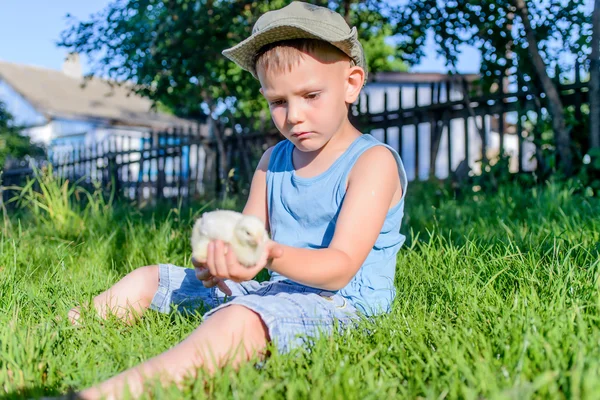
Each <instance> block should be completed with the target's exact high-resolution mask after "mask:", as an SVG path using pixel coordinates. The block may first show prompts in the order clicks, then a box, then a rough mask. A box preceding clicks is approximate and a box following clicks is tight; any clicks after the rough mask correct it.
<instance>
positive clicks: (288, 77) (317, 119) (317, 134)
mask: <svg viewBox="0 0 600 400" xmlns="http://www.w3.org/2000/svg"><path fill="white" fill-rule="evenodd" d="M357 70H358V71H357ZM257 72H258V77H259V80H260V83H261V86H262V88H261V90H260V91H261V93H262V94H263V95H264V97H265V98H266V99H267V102H268V103H269V108H270V111H271V117H272V119H273V122H274V123H275V125H276V126H277V129H279V131H280V132H281V133H282V134H283V135H284V136H285V137H286V138H287V139H289V140H290V141H291V142H292V143H293V144H294V145H295V146H296V147H297V148H298V149H299V150H300V151H304V152H309V151H315V150H319V149H320V148H322V147H323V146H324V145H325V144H327V142H328V141H329V140H330V139H331V138H332V137H333V136H334V135H336V134H337V133H339V132H340V131H341V129H343V128H344V127H345V126H346V122H347V121H348V109H347V106H346V104H347V103H352V102H354V101H355V100H356V98H357V96H358V94H359V92H360V89H361V87H362V83H363V81H362V77H363V75H362V69H360V68H359V67H351V66H350V63H349V62H348V61H345V60H341V61H337V62H330V63H324V62H321V61H319V60H318V59H316V58H315V57H314V56H312V55H310V54H306V53H304V57H303V58H302V59H301V61H300V62H299V63H298V64H296V65H294V66H293V67H292V68H291V70H282V71H279V70H268V71H263V70H262V69H259V71H257Z"/></svg>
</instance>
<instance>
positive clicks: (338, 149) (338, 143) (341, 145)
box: [292, 120, 361, 178]
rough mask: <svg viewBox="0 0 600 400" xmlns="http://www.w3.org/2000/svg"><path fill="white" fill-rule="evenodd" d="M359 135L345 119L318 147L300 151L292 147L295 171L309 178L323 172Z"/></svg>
mask: <svg viewBox="0 0 600 400" xmlns="http://www.w3.org/2000/svg"><path fill="white" fill-rule="evenodd" d="M359 136H361V132H360V131H358V130H357V129H356V128H355V127H354V126H353V125H352V124H351V123H350V121H349V120H346V122H345V123H344V125H343V126H342V127H341V128H340V130H339V131H338V132H337V133H336V134H334V135H333V136H332V138H331V139H330V140H329V141H328V142H327V143H326V144H325V146H323V147H321V148H320V149H318V150H315V151H309V152H302V151H299V150H298V149H295V148H294V151H293V155H292V160H293V164H294V169H295V170H296V173H297V174H298V175H299V176H302V177H306V178H310V177H311V176H316V175H319V174H321V173H323V172H325V171H326V170H327V169H328V168H329V167H330V166H331V165H332V164H333V163H334V162H335V160H337V159H338V157H340V156H341V155H342V154H343V153H344V152H345V151H346V150H347V149H348V147H349V146H350V145H351V144H352V142H354V140H355V139H356V138H358V137H359Z"/></svg>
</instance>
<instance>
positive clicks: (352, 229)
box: [270, 146, 403, 290]
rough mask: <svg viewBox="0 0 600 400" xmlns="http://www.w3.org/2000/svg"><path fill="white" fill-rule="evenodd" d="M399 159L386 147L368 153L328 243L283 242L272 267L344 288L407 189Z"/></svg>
mask: <svg viewBox="0 0 600 400" xmlns="http://www.w3.org/2000/svg"><path fill="white" fill-rule="evenodd" d="M402 189H403V188H402V187H401V184H400V178H399V176H398V169H397V164H396V160H395V158H394V156H393V155H392V153H391V152H390V151H389V150H388V149H387V148H385V147H382V146H376V147H373V148H372V149H369V150H367V151H365V153H363V154H362V155H361V156H360V158H359V159H358V160H357V162H356V164H355V165H354V167H353V168H352V171H351V172H350V174H349V177H348V189H347V191H346V196H345V198H344V202H343V205H342V209H341V211H340V214H339V216H338V220H337V223H336V228H335V233H334V235H333V238H332V241H331V243H330V245H329V247H328V248H325V249H317V250H314V249H303V248H296V247H290V246H284V245H280V246H281V247H282V249H283V254H282V256H281V257H279V258H276V259H274V260H273V261H272V263H271V266H270V268H271V269H272V270H274V271H276V272H278V273H280V274H282V275H284V276H286V277H288V278H290V279H292V280H294V281H296V282H299V283H302V284H305V285H308V286H313V287H320V288H323V289H325V290H339V289H342V288H343V287H345V286H346V285H347V284H348V282H350V280H351V279H352V278H353V277H354V275H355V274H356V273H357V272H358V270H359V268H360V267H361V266H362V264H363V262H364V261H365V259H366V258H367V256H368V254H369V252H370V251H371V249H372V248H373V245H374V244H375V241H376V240H377V237H378V235H379V233H380V231H381V227H382V226H383V222H384V220H385V217H386V214H387V212H388V210H389V208H390V206H391V205H392V200H393V199H395V198H396V199H400V197H401V194H402Z"/></svg>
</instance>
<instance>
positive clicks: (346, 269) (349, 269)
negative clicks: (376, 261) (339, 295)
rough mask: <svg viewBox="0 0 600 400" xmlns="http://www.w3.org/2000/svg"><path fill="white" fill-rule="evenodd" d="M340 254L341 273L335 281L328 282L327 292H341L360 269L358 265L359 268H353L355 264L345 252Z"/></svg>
mask: <svg viewBox="0 0 600 400" xmlns="http://www.w3.org/2000/svg"><path fill="white" fill-rule="evenodd" d="M341 253H342V257H340V270H341V273H339V274H337V277H336V279H332V280H331V281H330V282H329V285H328V286H330V287H328V288H327V290H335V291H337V290H341V289H343V288H345V287H346V286H347V285H348V284H349V283H350V281H351V280H352V278H354V276H355V275H356V273H357V272H358V270H359V269H360V265H359V266H355V265H354V264H356V263H355V262H353V261H352V258H351V257H350V256H349V255H348V254H346V253H345V252H341Z"/></svg>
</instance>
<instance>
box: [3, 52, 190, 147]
mask: <svg viewBox="0 0 600 400" xmlns="http://www.w3.org/2000/svg"><path fill="white" fill-rule="evenodd" d="M0 101H2V102H3V103H5V104H6V107H7V110H8V111H9V112H10V113H11V114H12V115H13V117H14V118H15V123H16V124H17V125H19V126H23V127H25V129H24V131H23V132H24V133H26V134H27V135H29V136H30V137H31V138H32V141H34V142H36V143H40V144H43V145H45V146H47V147H49V148H50V149H53V150H55V151H58V150H59V149H60V148H62V147H69V146H72V145H79V144H82V143H83V144H86V145H90V144H94V143H97V142H102V141H103V140H104V139H105V138H106V137H107V136H110V135H118V136H125V137H131V138H134V139H136V138H138V139H139V138H140V137H141V135H142V134H144V133H148V132H150V131H153V130H164V129H168V128H172V127H190V126H196V124H195V123H194V122H193V121H189V120H186V119H182V118H178V117H175V116H173V115H170V114H167V113H164V112H160V111H154V110H152V109H151V106H152V104H151V101H150V100H149V99H147V98H144V97H141V96H138V95H135V94H132V93H131V92H130V91H129V90H128V89H127V88H125V87H121V86H116V85H111V84H110V83H109V82H108V81H106V80H102V79H98V78H93V79H91V80H88V81H86V82H85V83H84V79H83V74H82V70H81V65H80V64H79V58H78V56H77V55H76V54H73V55H70V56H69V57H68V58H67V60H66V61H65V63H64V65H63V70H62V71H58V70H51V69H44V68H39V67H34V66H28V65H19V64H13V63H9V62H3V61H0ZM128 142H129V141H128ZM131 143H132V146H139V144H140V142H139V140H138V141H135V140H134V141H132V142H131ZM138 148H139V147H138Z"/></svg>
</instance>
